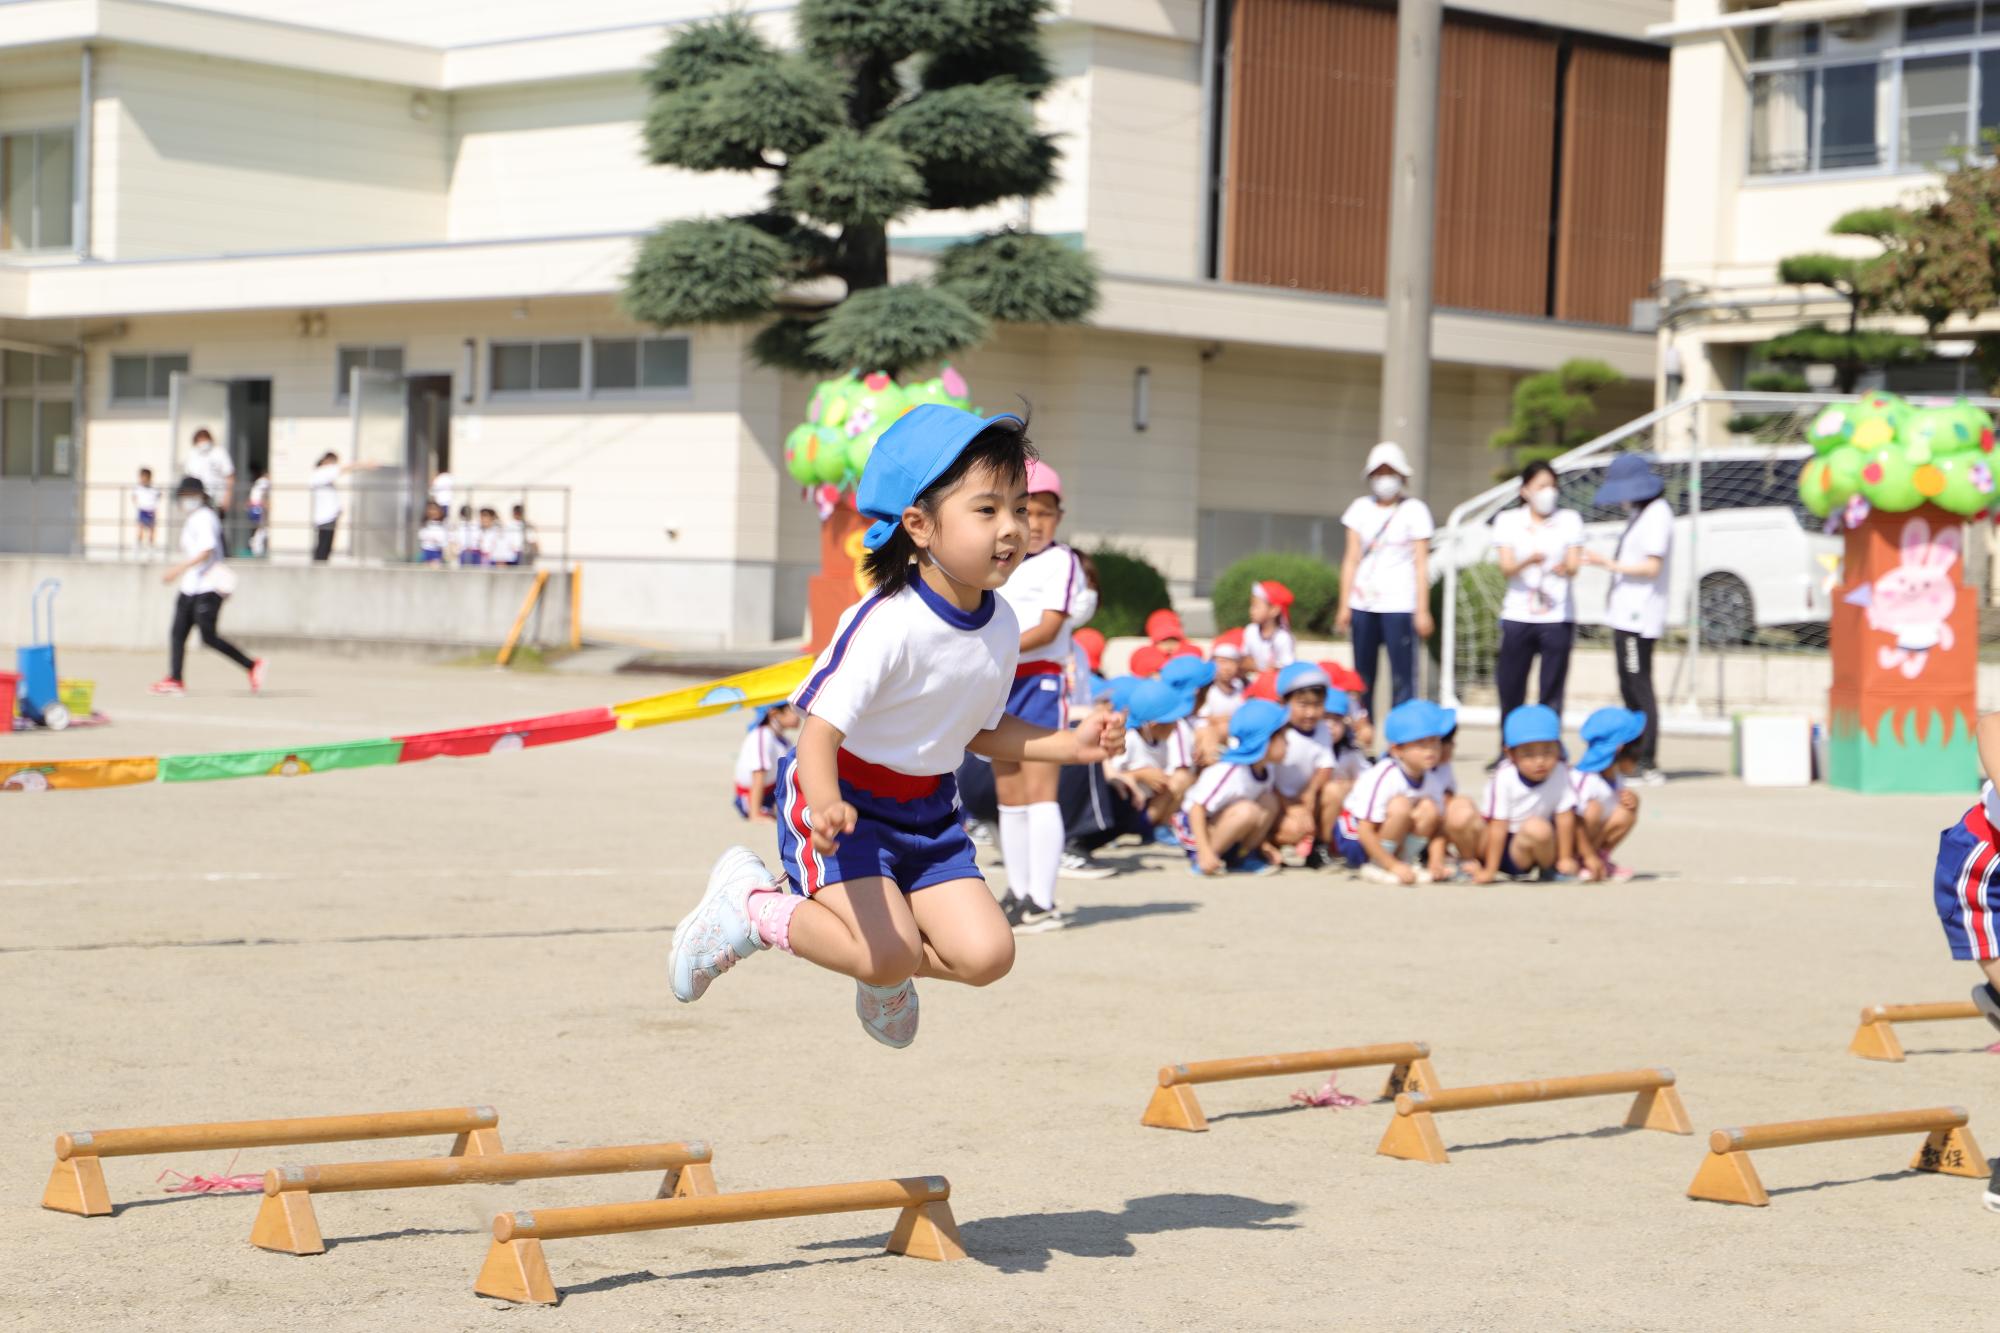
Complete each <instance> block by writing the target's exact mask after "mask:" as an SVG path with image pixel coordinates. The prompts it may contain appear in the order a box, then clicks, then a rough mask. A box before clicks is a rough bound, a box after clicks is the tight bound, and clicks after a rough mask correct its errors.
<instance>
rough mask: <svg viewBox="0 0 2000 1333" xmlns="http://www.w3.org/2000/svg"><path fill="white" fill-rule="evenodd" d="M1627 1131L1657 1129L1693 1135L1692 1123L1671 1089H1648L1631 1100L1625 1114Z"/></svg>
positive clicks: (1675, 1093) (1678, 1094)
mask: <svg viewBox="0 0 2000 1333" xmlns="http://www.w3.org/2000/svg"><path fill="white" fill-rule="evenodd" d="M1625 1127H1626V1128H1627V1129H1657V1130H1660V1131H1662V1132H1664V1133H1668V1134H1692V1133H1694V1121H1692V1120H1690V1119H1688V1113H1687V1107H1686V1106H1685V1105H1683V1104H1682V1102H1681V1095H1680V1093H1679V1092H1677V1091H1676V1090H1675V1089H1673V1088H1648V1089H1646V1090H1645V1091H1644V1092H1642V1093H1640V1094H1639V1095H1638V1096H1637V1097H1635V1098H1633V1099H1632V1109H1631V1110H1630V1111H1628V1112H1626V1114H1625Z"/></svg>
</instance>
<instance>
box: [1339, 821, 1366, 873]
mask: <svg viewBox="0 0 2000 1333" xmlns="http://www.w3.org/2000/svg"><path fill="white" fill-rule="evenodd" d="M1333 850H1335V851H1336V852H1339V853H1340V856H1341V859H1342V860H1344V861H1346V862H1347V868H1348V869H1349V870H1359V869H1361V867H1363V866H1365V865H1367V864H1368V849H1367V848H1366V847H1363V846H1362V845H1361V842H1360V840H1359V839H1357V838H1350V837H1349V836H1348V835H1347V830H1345V829H1343V828H1342V827H1341V826H1340V823H1339V821H1338V820H1336V821H1335V822H1334V825H1333Z"/></svg>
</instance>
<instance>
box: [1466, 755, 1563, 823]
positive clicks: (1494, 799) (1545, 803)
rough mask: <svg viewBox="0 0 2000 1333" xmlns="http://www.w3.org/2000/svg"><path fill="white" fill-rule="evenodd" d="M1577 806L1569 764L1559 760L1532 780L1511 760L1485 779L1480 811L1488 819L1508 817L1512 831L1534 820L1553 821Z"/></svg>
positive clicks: (1501, 762)
mask: <svg viewBox="0 0 2000 1333" xmlns="http://www.w3.org/2000/svg"><path fill="white" fill-rule="evenodd" d="M1574 809H1576V788H1575V786H1574V785H1573V784H1572V783H1571V782H1570V780H1569V765H1568V764H1562V763H1559V764H1557V765H1556V766H1555V767H1554V768H1553V769H1551V770H1550V771H1549V775H1548V776H1547V777H1545V778H1543V779H1542V780H1541V781H1540V782H1529V781H1528V780H1527V779H1526V778H1524V777H1522V776H1521V770H1520V769H1518V768H1516V767H1514V761H1513V760H1511V759H1503V760H1501V761H1500V767H1498V768H1496V769H1494V770H1493V776H1492V777H1491V778H1489V779H1487V782H1486V795H1485V798H1484V799H1482V800H1481V801H1480V802H1479V813H1480V814H1482V815H1484V816H1485V817H1486V818H1487V820H1488V821H1491V820H1495V819H1503V820H1505V821H1506V822H1507V831H1508V832H1509V833H1518V832H1520V831H1521V825H1523V824H1525V823H1527V822H1528V821H1529V820H1531V819H1546V820H1548V821H1549V822H1550V823H1554V822H1555V818H1556V816H1557V815H1559V814H1561V813H1563V812H1564V811H1565V810H1574Z"/></svg>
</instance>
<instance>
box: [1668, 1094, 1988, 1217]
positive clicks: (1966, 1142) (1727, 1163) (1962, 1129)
mask: <svg viewBox="0 0 2000 1333" xmlns="http://www.w3.org/2000/svg"><path fill="white" fill-rule="evenodd" d="M1966 1120H1967V1117H1966V1114H1965V1108H1964V1107H1962V1106H1934V1107H1931V1108H1930V1109H1929V1110H1925V1111H1884V1112H1882V1113H1880V1114H1878V1115H1840V1116H1832V1117H1830V1118H1828V1119H1825V1120H1787V1121H1782V1122H1780V1123H1777V1124H1771V1125H1746V1126H1744V1127H1743V1128H1741V1129H1718V1130H1716V1131H1715V1132H1714V1133H1713V1134H1710V1135H1709V1136H1708V1156H1707V1157H1705V1158H1703V1159H1702V1163H1701V1168H1700V1169H1699V1170H1697V1171H1696V1172H1695V1173H1694V1183H1693V1184H1691V1185H1689V1186H1688V1190H1687V1192H1688V1197H1689V1198H1690V1199H1708V1200H1711V1201H1713V1202H1715V1203H1744V1204H1749V1205H1750V1206H1751V1207H1753V1208H1763V1207H1765V1206H1766V1205H1768V1204H1769V1203H1770V1202H1771V1196H1770V1195H1769V1194H1766V1193H1765V1192H1764V1182H1763V1181H1762V1180H1760V1179H1758V1177H1757V1168H1756V1166H1755V1165H1753V1164H1752V1163H1751V1161H1750V1154H1751V1152H1753V1151H1755V1150H1756V1149H1759V1148H1790V1147H1794V1146H1796V1145H1798V1144H1801V1143H1831V1142H1833V1141H1835V1140H1837V1139H1872V1138H1878V1137H1880V1136H1882V1135H1884V1134H1922V1135H1923V1136H1924V1141H1923V1145H1922V1146H1921V1147H1919V1148H1918V1149H1917V1155H1916V1157H1915V1158H1913V1159H1912V1160H1911V1162H1910V1170H1912V1171H1932V1172H1938V1173H1941V1174H1943V1175H1947V1176H1969V1177H1971V1178H1972V1179H1974V1180H1984V1179H1986V1156H1985V1154H1984V1153H1981V1152H1980V1151H1979V1145H1978V1144H1977V1143H1975V1142H1973V1140H1972V1131H1971V1129H1969V1128H1967V1125H1966Z"/></svg>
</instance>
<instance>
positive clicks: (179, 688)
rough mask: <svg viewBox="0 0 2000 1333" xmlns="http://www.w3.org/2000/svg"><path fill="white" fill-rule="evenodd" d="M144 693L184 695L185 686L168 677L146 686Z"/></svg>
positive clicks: (185, 691)
mask: <svg viewBox="0 0 2000 1333" xmlns="http://www.w3.org/2000/svg"><path fill="white" fill-rule="evenodd" d="M146 692H147V693H148V694H186V693H187V686H185V685H183V684H181V683H180V682H179V681H177V680H175V679H174V678H173V677H172V676H169V677H167V678H166V679H165V680H156V681H154V682H153V683H152V684H151V685H148V686H147V687H146Z"/></svg>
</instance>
